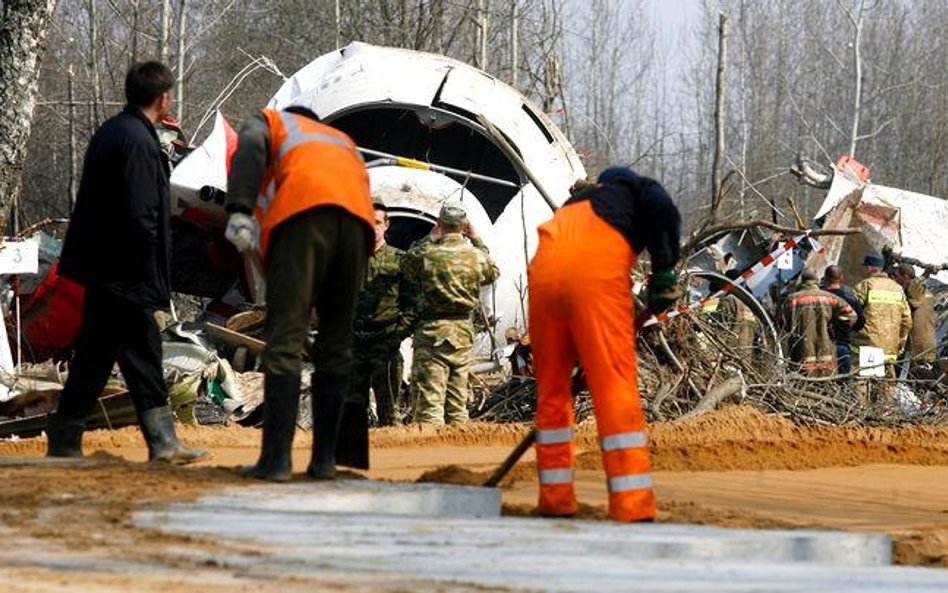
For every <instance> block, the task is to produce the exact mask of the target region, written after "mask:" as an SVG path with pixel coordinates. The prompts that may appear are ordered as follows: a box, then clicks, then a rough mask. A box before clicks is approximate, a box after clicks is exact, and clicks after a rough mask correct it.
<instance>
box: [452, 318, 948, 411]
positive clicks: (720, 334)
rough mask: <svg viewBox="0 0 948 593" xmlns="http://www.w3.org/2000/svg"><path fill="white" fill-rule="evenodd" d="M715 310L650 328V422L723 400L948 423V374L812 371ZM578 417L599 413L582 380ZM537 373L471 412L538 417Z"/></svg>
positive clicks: (646, 351) (646, 354)
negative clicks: (734, 333)
mask: <svg viewBox="0 0 948 593" xmlns="http://www.w3.org/2000/svg"><path fill="white" fill-rule="evenodd" d="M729 338H730V336H729V330H728V329H727V328H726V327H724V326H723V325H722V324H721V323H719V322H718V320H717V318H716V317H715V316H713V315H707V314H702V313H695V314H692V315H687V316H681V317H678V318H675V319H673V320H670V321H669V322H667V323H666V324H665V325H664V326H663V327H662V328H661V329H646V330H644V331H643V332H642V333H641V334H640V336H639V339H638V353H639V388H640V393H641V394H642V400H643V401H642V405H643V407H644V408H645V410H646V414H647V416H648V418H649V420H676V419H681V418H688V417H691V416H695V415H698V414H701V413H703V412H706V411H710V410H713V409H715V408H716V407H718V406H719V405H721V404H722V403H742V404H750V405H753V406H755V407H757V408H759V409H760V410H762V411H764V412H766V413H771V414H778V415H781V416H784V417H786V418H788V419H790V420H792V421H794V422H796V423H798V424H803V425H814V424H821V425H842V424H864V425H875V426H883V425H884V426H899V425H909V424H946V423H948V378H946V377H944V375H942V376H939V377H935V378H932V379H910V378H902V379H898V380H895V379H871V380H869V379H863V378H859V377H855V376H846V377H825V378H814V377H806V376H804V375H802V374H800V373H798V372H795V371H794V370H793V368H792V366H793V365H792V363H790V362H789V361H787V360H784V359H782V358H781V357H780V355H779V349H778V348H776V347H774V345H773V344H766V343H758V344H756V345H755V346H754V347H753V348H750V349H746V350H741V349H739V348H734V347H732V346H730V345H729V344H732V343H733V340H731V339H729ZM574 393H575V394H576V397H575V411H576V421H577V422H581V421H582V420H584V419H586V418H588V417H590V416H591V414H592V402H591V399H590V397H589V393H588V391H587V390H586V389H585V387H584V385H582V384H581V381H574ZM535 404H536V386H535V382H534V380H533V379H532V378H525V377H514V378H513V379H511V380H510V381H509V382H507V383H504V384H502V385H500V386H499V387H496V388H495V389H493V391H491V392H490V393H489V394H488V395H487V396H486V397H483V398H481V399H480V401H478V402H476V403H475V405H474V406H473V408H472V410H471V416H472V417H473V418H477V419H480V420H485V421H490V422H530V421H532V420H533V413H534V410H535Z"/></svg>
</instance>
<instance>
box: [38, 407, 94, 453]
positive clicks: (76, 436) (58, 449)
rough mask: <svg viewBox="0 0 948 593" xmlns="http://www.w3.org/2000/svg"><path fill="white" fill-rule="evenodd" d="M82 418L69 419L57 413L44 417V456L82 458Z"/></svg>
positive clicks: (84, 426)
mask: <svg viewBox="0 0 948 593" xmlns="http://www.w3.org/2000/svg"><path fill="white" fill-rule="evenodd" d="M85 429H86V421H85V419H84V418H70V417H69V416H64V415H62V414H59V413H58V412H56V413H53V414H50V415H49V416H47V417H46V456H47V457H73V458H78V457H82V433H83V432H84V431H85Z"/></svg>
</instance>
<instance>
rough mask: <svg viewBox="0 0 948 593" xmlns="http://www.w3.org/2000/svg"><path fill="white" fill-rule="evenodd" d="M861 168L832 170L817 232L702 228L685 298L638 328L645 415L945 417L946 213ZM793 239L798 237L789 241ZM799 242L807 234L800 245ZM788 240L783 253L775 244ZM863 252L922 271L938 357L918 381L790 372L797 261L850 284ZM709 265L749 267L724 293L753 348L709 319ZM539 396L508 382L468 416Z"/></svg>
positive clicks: (850, 165)
mask: <svg viewBox="0 0 948 593" xmlns="http://www.w3.org/2000/svg"><path fill="white" fill-rule="evenodd" d="M867 177H868V171H867V170H865V169H864V168H862V167H861V166H860V165H859V164H858V163H856V162H855V161H852V160H851V159H845V158H844V159H841V161H840V163H838V164H837V166H836V167H835V169H834V174H832V175H830V176H828V180H827V182H826V184H827V187H828V189H829V190H830V191H829V192H828V194H827V196H826V199H825V202H824V204H823V207H822V208H821V209H820V212H819V214H818V217H817V221H818V222H822V225H823V226H822V228H819V229H811V230H803V229H793V228H783V227H780V226H778V225H775V224H772V223H769V222H764V221H758V222H744V223H740V224H736V225H726V224H725V225H717V226H714V225H711V224H706V225H703V226H699V227H698V230H696V231H695V233H694V234H693V236H692V237H691V239H690V240H689V241H688V243H687V245H686V246H685V252H686V253H687V254H689V255H690V258H689V260H688V261H689V265H691V266H695V265H697V266H699V267H700V268H703V269H695V268H694V267H692V268H691V269H690V270H689V271H688V273H686V274H685V279H684V280H683V282H685V283H686V284H687V285H688V288H689V289H690V291H691V294H692V297H693V299H694V300H693V304H692V305H690V306H688V307H682V308H681V310H686V311H687V314H680V315H673V316H672V317H671V318H670V319H667V320H665V321H664V322H663V323H661V324H655V325H652V326H650V327H646V328H644V329H643V330H641V331H640V332H639V337H638V344H637V347H638V353H639V382H640V385H641V393H642V396H643V402H644V405H645V406H646V410H647V414H648V416H649V418H650V419H651V420H675V419H683V418H689V417H693V416H696V415H698V414H701V413H703V412H707V411H709V410H712V409H714V408H716V407H717V406H719V405H720V404H722V403H725V402H729V403H743V404H750V405H753V406H755V407H757V408H759V409H760V410H762V411H764V412H767V413H772V414H777V415H781V416H784V417H786V418H789V419H791V420H793V421H794V422H796V423H799V424H804V425H814V424H818V425H840V424H851V423H859V424H869V425H890V426H898V425H906V424H944V423H945V422H948V380H946V379H948V378H946V374H948V360H946V358H945V356H946V354H948V353H946V352H945V349H944V348H943V346H942V345H943V344H944V340H945V334H946V332H948V314H946V311H948V273H946V272H945V270H948V249H945V248H944V245H948V237H946V236H945V232H946V231H945V230H944V229H945V228H946V226H945V225H944V224H942V223H943V222H944V220H945V218H946V217H948V204H946V202H945V201H944V200H940V199H937V198H931V197H929V196H922V195H919V194H913V193H910V192H904V191H901V190H895V189H892V188H886V187H883V186H878V185H874V184H872V183H870V182H869V181H868V179H867ZM794 235H798V237H797V238H794V239H789V240H788V238H789V237H793V236H794ZM804 238H806V240H803V239H804ZM788 244H790V245H792V247H791V248H790V249H788V250H787V253H786V254H785V255H784V256H783V257H782V258H781V257H774V256H779V255H780V254H781V252H783V251H784V250H783V249H782V248H781V246H787V245H788ZM870 251H879V252H883V253H885V254H886V258H887V259H888V260H889V262H890V263H908V264H912V265H914V266H916V268H917V269H918V270H919V271H920V273H924V277H925V278H926V282H927V285H928V287H929V288H930V289H931V290H932V292H933V293H934V294H935V310H936V314H937V317H938V319H937V333H938V343H939V351H938V353H937V355H938V359H937V360H936V363H935V365H934V369H933V371H934V372H932V373H930V374H929V376H927V377H926V378H918V377H915V376H911V375H910V374H909V373H908V372H907V371H908V368H909V367H910V366H911V364H912V361H911V359H910V358H906V359H904V360H899V361H897V362H896V365H897V367H899V368H901V369H903V370H902V371H901V372H900V373H899V375H898V377H897V378H876V377H873V378H867V377H861V376H859V373H858V371H854V372H852V373H850V374H848V375H837V376H830V377H810V376H806V375H804V374H801V373H798V372H795V370H794V368H793V364H792V363H790V362H789V361H788V360H786V358H785V357H784V345H785V344H786V337H787V336H786V335H784V334H783V333H782V332H781V331H780V329H779V328H778V327H777V326H776V324H775V323H774V321H773V319H774V318H775V315H774V314H775V312H776V309H777V308H778V303H780V302H781V300H782V298H783V297H784V296H785V295H786V294H787V293H788V292H790V291H791V290H792V286H793V278H795V277H796V276H797V275H798V274H799V273H800V271H802V269H803V268H804V267H808V268H811V269H814V270H815V271H817V272H822V270H823V269H825V268H826V267H827V266H828V265H830V264H836V265H839V266H840V267H841V268H842V269H843V270H844V273H845V274H846V277H847V278H849V279H852V281H853V283H855V281H857V280H858V279H859V278H860V276H861V270H860V267H859V262H861V261H862V258H863V256H864V255H865V254H866V253H868V252H870ZM715 267H719V268H723V267H728V268H731V267H736V268H740V269H748V270H749V272H747V273H745V275H744V277H743V278H742V279H741V280H738V281H735V282H736V283H738V284H740V287H739V288H734V289H732V292H733V294H734V295H736V296H737V297H738V298H739V299H740V300H741V301H742V302H744V303H745V304H746V305H748V306H749V307H750V309H751V311H753V313H754V315H755V317H756V318H757V323H758V324H759V327H760V328H762V329H761V330H760V331H759V334H758V336H757V338H756V341H755V342H754V344H753V346H744V347H742V346H740V345H738V344H739V343H740V340H738V339H736V338H737V336H735V335H734V332H733V331H732V330H731V329H730V328H729V327H728V326H727V325H726V324H724V323H722V321H721V318H720V317H719V316H717V315H715V314H714V309H715V307H716V304H717V299H716V298H709V297H714V296H715V295H713V294H709V293H710V292H711V289H710V288H709V286H708V284H709V283H710V284H712V285H714V284H715V283H717V286H715V288H717V287H719V286H721V285H722V284H724V283H726V282H727V280H726V279H725V278H724V277H722V276H721V275H719V274H716V273H715V272H712V271H708V270H712V269H714V268H715ZM577 379H578V380H577V381H576V382H575V383H574V393H576V399H575V402H576V404H575V408H576V415H577V418H578V419H580V420H581V419H585V418H589V417H591V402H590V398H589V396H588V393H587V392H586V391H585V390H584V387H583V385H582V382H581V374H580V376H578V377H577ZM534 398H535V393H534V386H533V382H532V380H531V379H530V378H528V377H514V378H513V379H512V380H511V381H510V382H508V383H506V384H504V385H502V386H500V387H499V388H497V389H495V390H494V391H493V392H492V393H490V394H489V395H487V396H485V397H482V398H480V399H479V400H478V401H477V402H475V408H476V409H475V410H474V411H473V412H472V417H476V418H481V419H485V420H490V421H495V422H524V421H529V420H530V419H531V418H532V413H533V400H534Z"/></svg>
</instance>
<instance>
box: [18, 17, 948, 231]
mask: <svg viewBox="0 0 948 593" xmlns="http://www.w3.org/2000/svg"><path fill="white" fill-rule="evenodd" d="M695 1H696V2H698V1H699V0H695ZM647 8H648V7H647V6H646V4H645V2H643V1H640V0H588V1H585V0H584V1H581V0H411V1H409V0H201V1H197V0H61V1H60V2H59V3H58V6H57V7H56V8H55V11H54V13H53V20H52V25H51V28H50V30H49V36H48V40H47V41H48V46H47V53H46V56H45V59H44V60H43V62H42V71H41V72H40V78H39V97H38V99H37V103H36V108H35V111H34V127H33V134H32V137H31V139H30V145H29V150H28V153H27V154H28V156H27V160H26V164H25V169H24V178H23V193H22V201H21V204H22V207H21V212H22V215H23V219H24V220H23V223H24V224H26V223H28V222H30V221H35V220H37V219H40V218H43V217H46V216H62V215H65V214H67V213H68V210H69V196H70V193H71V192H72V191H73V188H74V187H75V183H76V181H77V176H78V173H77V172H78V171H79V170H80V168H81V159H82V151H83V149H84V146H85V142H86V140H87V138H88V137H89V134H90V131H91V130H92V129H94V128H95V126H96V125H97V124H98V123H99V122H101V121H102V120H104V119H105V118H107V117H108V116H109V115H111V114H112V113H114V112H115V111H117V110H119V109H120V108H121V106H122V97H121V92H122V90H121V89H122V77H123V75H124V72H125V69H126V68H127V67H128V65H129V63H130V62H132V61H135V60H141V59H145V58H162V59H164V60H166V61H167V62H168V63H169V64H171V65H172V66H173V68H174V70H175V71H176V73H177V74H178V76H179V79H180V84H179V90H178V94H179V99H180V101H179V105H178V108H177V110H178V111H177V115H178V117H179V118H180V119H181V120H183V127H184V129H185V131H186V132H187V133H188V134H189V135H193V136H195V137H196V139H197V140H200V139H201V137H202V134H204V133H207V131H208V128H209V126H207V125H205V126H204V127H202V128H201V129H197V126H198V124H199V123H201V122H202V120H203V119H204V116H205V114H206V113H208V111H209V110H211V109H213V108H215V107H220V108H221V109H222V111H223V112H224V114H225V116H226V117H228V119H230V120H231V121H233V122H235V123H236V122H238V121H239V120H241V119H242V118H243V117H244V116H246V115H247V114H249V113H250V112H251V111H252V110H253V109H254V108H256V107H258V106H260V105H262V104H263V103H264V102H265V101H266V99H268V98H269V96H270V95H271V94H272V93H273V92H274V91H275V89H276V88H277V87H278V86H279V84H280V83H281V82H282V78H281V75H286V76H289V75H290V74H292V73H293V72H295V71H296V70H297V69H298V68H300V67H302V66H303V65H305V64H306V63H308V62H309V61H311V60H312V59H314V58H315V57H317V56H319V55H321V54H323V53H325V52H328V51H331V50H333V49H334V48H336V47H339V46H342V45H345V44H346V43H349V42H350V41H353V40H361V41H365V42H369V43H374V44H381V45H389V46H399V47H407V48H413V49H420V50H425V51H431V52H438V53H444V54H447V55H449V56H453V57H455V58H458V59H461V60H464V61H466V62H470V63H472V64H475V65H477V66H479V67H481V68H483V69H484V70H486V71H487V72H489V73H490V74H492V75H494V76H496V77H498V78H500V79H502V80H504V81H505V82H508V83H510V84H512V85H514V86H516V87H517V88H518V89H519V90H521V91H522V92H524V93H525V94H526V95H527V96H529V97H530V98H532V99H533V100H534V101H535V102H536V103H537V105H539V106H540V107H541V108H542V109H544V110H545V111H547V112H548V113H549V114H550V115H551V116H552V117H553V119H554V120H555V121H556V122H557V123H559V125H560V126H561V127H562V128H563V129H564V130H565V131H566V133H567V134H568V136H569V138H570V139H571V140H572V142H573V144H574V146H575V147H576V149H577V150H578V151H579V152H580V153H581V154H582V156H583V158H584V160H585V162H586V163H587V168H588V169H589V170H590V171H591V172H593V173H594V172H595V171H597V170H598V169H599V168H601V167H602V166H603V165H605V164H607V163H624V164H631V165H632V166H633V167H635V168H636V169H638V170H639V171H641V172H642V173H644V174H647V175H650V176H653V177H656V178H658V179H660V180H661V181H662V182H663V183H665V184H666V186H667V187H668V188H669V189H670V190H671V191H672V193H673V195H674V196H675V197H676V198H677V199H678V200H679V202H680V203H681V205H682V206H683V208H684V209H685V211H686V212H687V213H688V214H690V215H691V217H692V218H693V217H694V216H695V215H699V214H700V213H701V211H702V210H706V209H707V208H708V205H709V204H710V202H711V195H712V168H713V167H712V161H713V156H714V148H715V144H716V139H715V119H716V118H715V104H716V102H715V89H716V76H717V71H718V69H719V66H721V67H722V73H723V78H722V82H723V84H722V85H721V88H722V89H723V95H722V98H723V106H724V108H723V111H722V114H721V115H722V117H721V124H722V129H723V131H724V134H723V136H724V148H725V150H724V153H723V155H722V160H721V167H722V169H721V171H722V177H723V181H722V182H721V183H722V186H723V189H722V195H724V196H725V200H724V203H723V206H722V209H721V214H722V216H723V217H725V218H731V217H741V218H748V217H754V218H766V219H771V218H773V219H775V220H774V221H775V222H789V221H790V220H791V217H792V214H791V213H790V209H789V208H788V198H793V199H794V200H795V201H796V203H797V204H798V205H799V206H800V209H801V210H802V213H803V214H804V215H807V214H812V213H813V212H814V211H815V207H816V205H817V201H818V198H819V196H820V195H821V192H818V191H814V190H809V189H806V188H805V187H804V186H802V185H800V184H799V183H798V182H797V180H796V179H795V178H794V177H793V176H791V175H789V174H788V167H789V165H790V164H792V162H793V161H794V158H795V156H796V155H797V153H803V154H805V155H807V156H808V157H810V158H811V159H813V160H815V161H817V162H820V163H826V164H828V163H830V162H833V161H835V160H836V158H837V157H838V156H839V155H841V154H846V153H852V154H854V155H855V156H856V158H857V159H859V160H860V161H862V162H864V163H866V164H868V165H870V167H871V168H872V171H873V177H874V179H875V180H876V181H877V182H879V183H883V184H886V185H892V186H898V187H904V188H906V189H911V190H914V191H919V192H923V193H928V194H933V195H938V196H948V166H946V165H948V34H946V25H948V3H946V2H943V1H941V0H879V1H875V2H872V1H868V0H766V1H764V0H758V1H754V0H723V1H721V2H710V1H705V2H704V3H703V6H702V9H701V15H702V16H701V18H700V19H698V20H697V21H696V22H695V23H693V26H690V27H689V28H688V29H687V30H681V31H677V32H673V34H674V36H675V37H676V40H672V41H669V40H668V39H667V37H668V36H669V31H667V30H664V29H662V28H660V27H659V26H658V24H657V23H655V22H654V19H653V18H652V16H651V15H653V14H654V13H653V12H652V11H649V10H647ZM722 11H723V12H725V13H726V24H725V27H724V30H725V39H724V43H721V39H720V27H719V25H720V20H721V19H720V13H721V12H722ZM721 47H723V48H724V54H723V60H721V61H720V63H719V48H721Z"/></svg>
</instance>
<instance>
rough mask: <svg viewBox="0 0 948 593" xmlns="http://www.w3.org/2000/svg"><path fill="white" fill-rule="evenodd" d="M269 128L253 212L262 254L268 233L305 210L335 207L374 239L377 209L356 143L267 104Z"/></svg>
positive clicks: (299, 116) (266, 245)
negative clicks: (264, 165) (362, 225)
mask: <svg viewBox="0 0 948 593" xmlns="http://www.w3.org/2000/svg"><path fill="white" fill-rule="evenodd" d="M261 113H262V114H263V116H264V118H265V119H266V121H267V126H268V128H269V131H270V152H269V154H268V155H267V157H268V158H267V163H268V166H267V171H266V173H265V175H264V178H263V183H262V184H261V187H260V194H259V196H258V198H257V204H256V208H255V210H254V215H255V216H256V218H257V221H258V222H259V224H260V254H261V255H262V256H263V257H264V258H266V255H267V248H268V247H269V244H270V234H271V233H272V232H273V229H274V228H276V227H277V225H279V224H280V223H281V222H283V221H284V220H286V219H288V218H290V217H291V216H293V215H295V214H299V213H300V212H302V211H304V210H309V209H310V208H315V207H319V206H336V207H339V208H342V209H343V210H346V211H347V212H349V213H350V214H352V215H353V216H355V217H357V218H359V219H360V220H362V221H364V222H365V223H366V225H367V226H368V230H369V234H368V235H367V240H370V241H371V240H373V235H372V230H373V229H374V226H375V213H374V211H373V209H372V200H371V198H370V196H369V174H368V172H367V171H366V169H365V165H364V163H363V162H362V157H361V156H360V155H359V152H358V150H357V149H356V146H355V143H353V141H352V140H351V139H350V138H349V137H348V136H347V135H346V134H344V133H343V132H340V131H339V130H337V129H335V128H332V127H330V126H327V125H325V124H321V123H319V122H316V121H314V120H312V119H310V118H308V117H305V116H302V115H297V114H294V113H288V112H286V111H276V110H274V109H264V110H263V111H262V112H261Z"/></svg>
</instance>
